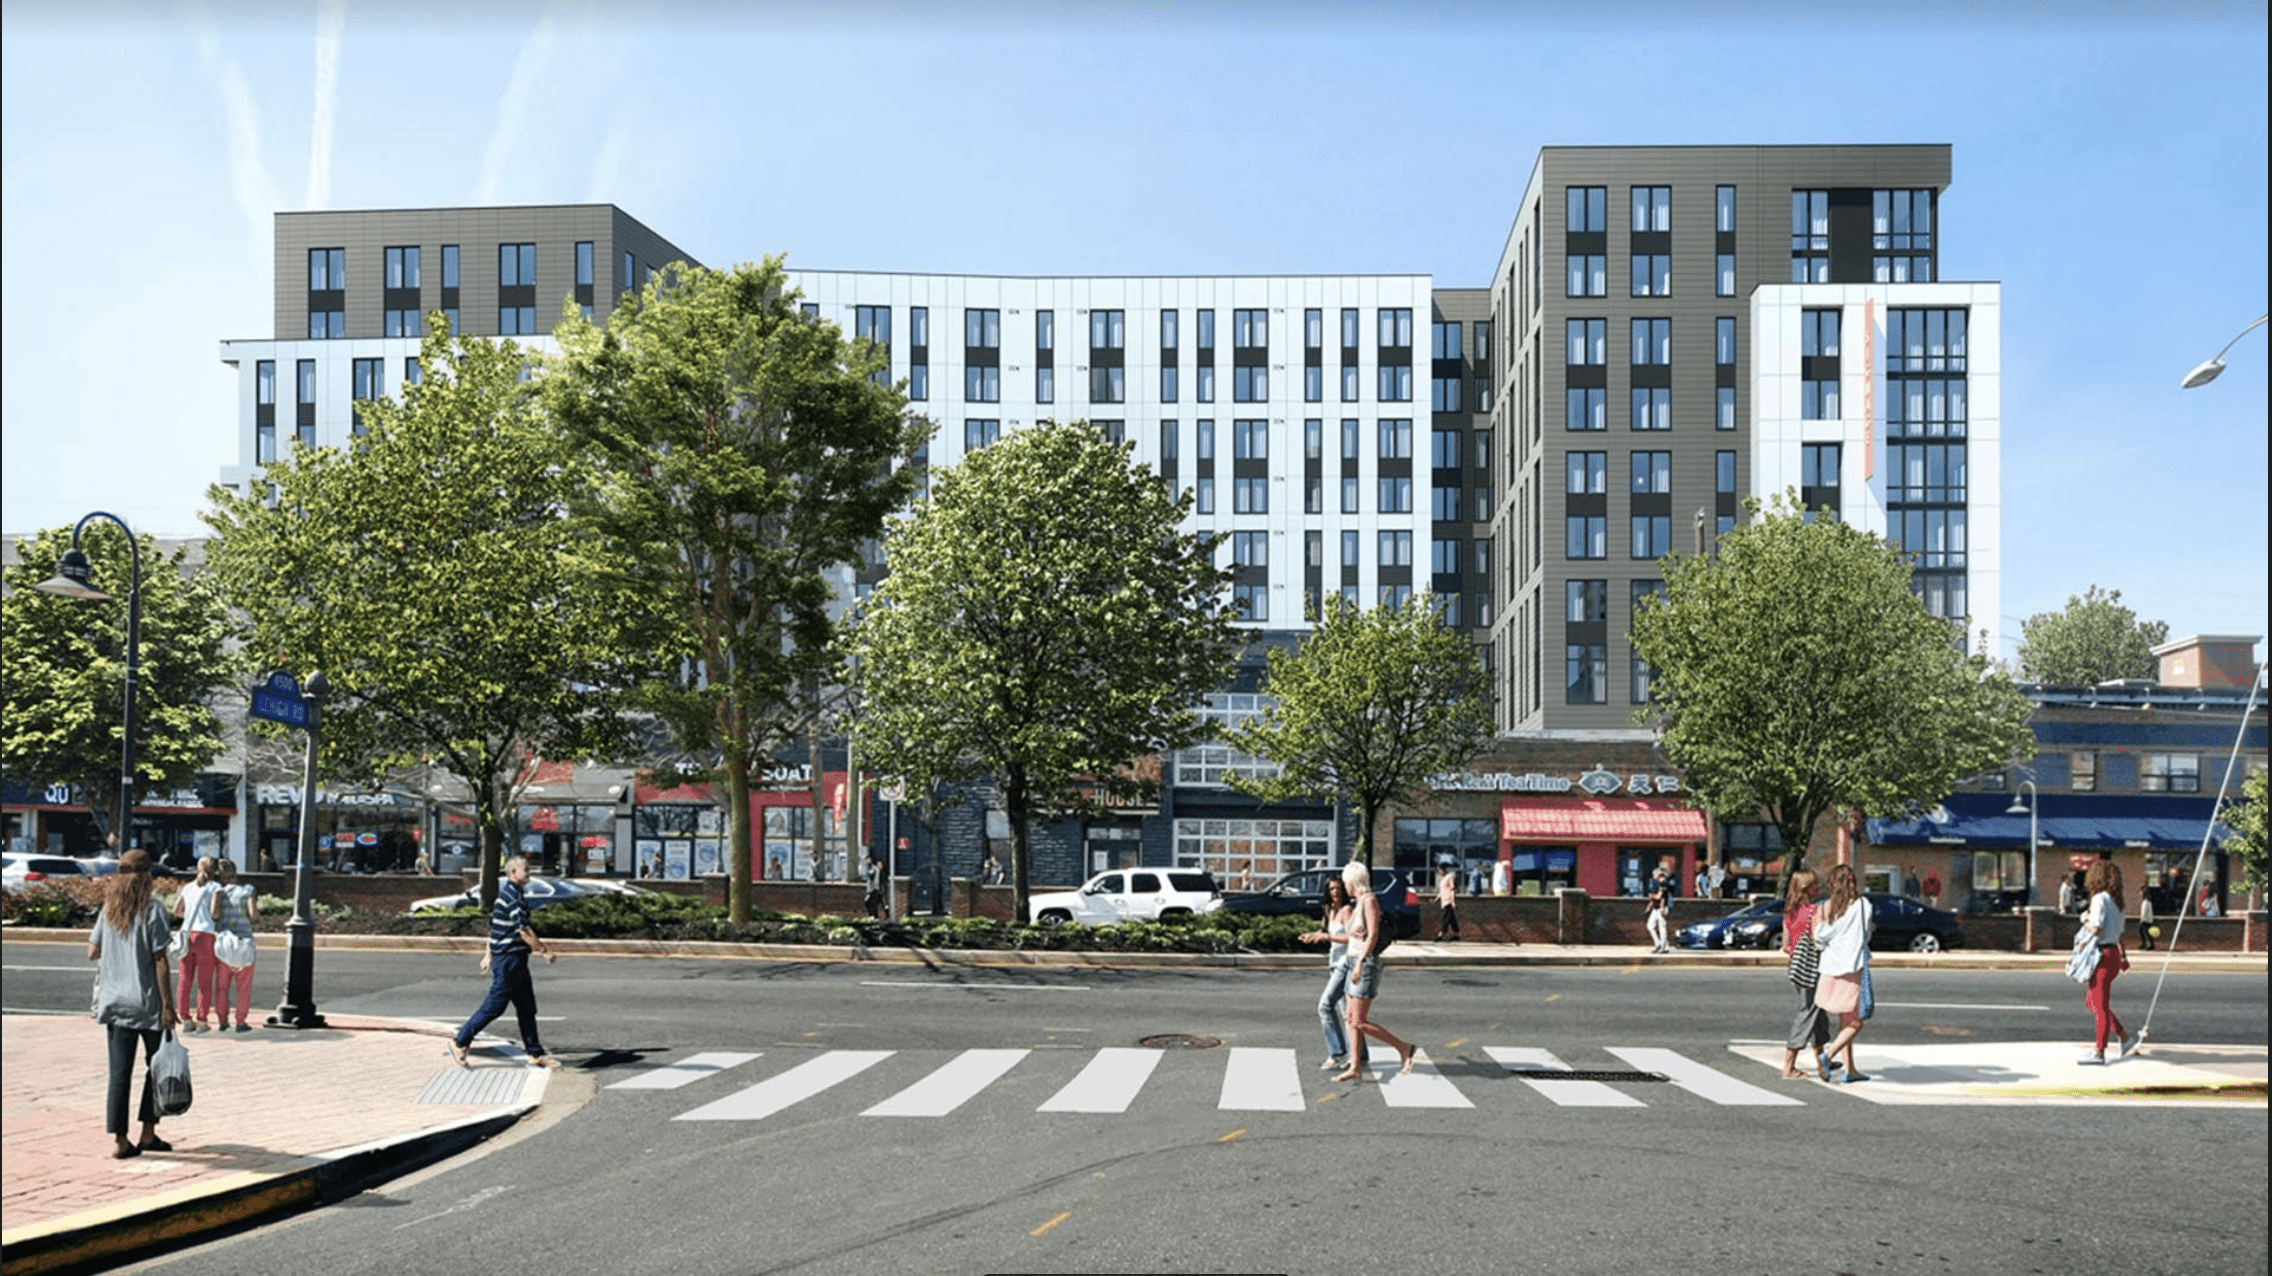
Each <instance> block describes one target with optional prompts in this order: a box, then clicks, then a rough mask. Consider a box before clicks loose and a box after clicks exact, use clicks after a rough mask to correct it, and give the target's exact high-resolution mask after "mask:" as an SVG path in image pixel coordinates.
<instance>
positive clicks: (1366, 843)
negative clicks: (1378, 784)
mask: <svg viewBox="0 0 2272 1276" xmlns="http://www.w3.org/2000/svg"><path fill="white" fill-rule="evenodd" d="M1379 813H1380V809H1379V807H1378V806H1377V805H1376V804H1375V803H1373V802H1372V801H1371V800H1369V799H1366V798H1362V797H1361V798H1358V799H1357V844H1356V845H1355V846H1353V847H1350V848H1349V858H1350V859H1351V860H1357V861H1362V862H1363V863H1364V865H1365V866H1366V867H1367V868H1370V867H1372V863H1373V817H1374V816H1376V815H1378V814H1379Z"/></svg>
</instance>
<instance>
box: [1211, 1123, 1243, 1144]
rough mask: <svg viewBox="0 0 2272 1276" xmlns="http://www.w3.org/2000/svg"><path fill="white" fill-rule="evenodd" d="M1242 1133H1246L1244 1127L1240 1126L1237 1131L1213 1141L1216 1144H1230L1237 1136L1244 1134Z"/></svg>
mask: <svg viewBox="0 0 2272 1276" xmlns="http://www.w3.org/2000/svg"><path fill="white" fill-rule="evenodd" d="M1244 1133H1246V1127H1245V1126H1243V1125H1242V1126H1240V1127H1239V1128H1238V1129H1236V1130H1233V1131H1231V1132H1230V1133H1229V1134H1226V1135H1224V1136H1223V1137H1222V1138H1219V1139H1217V1140H1215V1141H1216V1142H1217V1143H1228V1142H1230V1141H1231V1140H1232V1139H1235V1138H1237V1137H1238V1136H1240V1135H1242V1134H1244Z"/></svg>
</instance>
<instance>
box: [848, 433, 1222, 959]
mask: <svg viewBox="0 0 2272 1276" xmlns="http://www.w3.org/2000/svg"><path fill="white" fill-rule="evenodd" d="M1189 511H1190V496H1189V494H1188V493H1186V494H1184V495H1183V496H1181V497H1178V496H1176V495H1173V494H1171V493H1170V492H1169V491H1168V489H1167V488H1166V487H1165V486H1164V485H1163V484H1161V482H1160V480H1159V479H1158V477H1156V476H1155V475H1153V474H1151V473H1149V472H1148V471H1146V470H1145V469H1144V468H1143V467H1141V466H1138V465H1136V464H1134V463H1132V462H1131V461H1130V459H1129V449H1128V447H1127V445H1125V444H1115V443H1112V442H1110V441H1108V440H1106V439H1105V438H1104V436H1103V435H1102V434H1101V433H1099V432H1098V431H1097V430H1096V429H1095V428H1093V427H1091V426H1088V425H1086V424H1083V423H1079V422H1075V423H1073V424H1069V425H1061V424H1056V423H1053V422H1044V423H1042V424H1041V425H1038V426H1035V427H1033V428H1030V429H1026V430H1022V431H1020V432H1018V433H1016V434H1014V435H1011V436H1010V437H1008V438H1006V439H1004V440H1003V441H1001V442H1000V443H997V444H994V445H992V446H990V447H987V448H985V449H983V450H981V451H979V452H975V453H973V454H971V455H970V456H969V457H967V458H965V459H964V460H963V461H962V462H961V463H960V464H959V465H956V466H954V467H953V468H951V469H947V470H943V471H941V472H940V473H939V474H938V475H937V476H936V479H935V482H934V484H933V491H932V495H931V498H930V499H929V500H928V501H927V502H925V503H923V504H922V505H920V506H918V508H917V509H916V512H915V515H914V517H913V518H912V519H910V520H908V521H906V522H903V523H900V524H898V525H896V526H894V527H893V528H892V530H891V533H890V535H889V537H888V538H887V540H886V542H885V549H886V553H887V556H888V557H889V559H890V561H891V575H890V576H889V577H887V578H886V579H885V580H884V582H883V583H882V584H881V585H879V586H877V588H876V592H875V596H874V597H873V598H871V599H870V600H869V605H868V607H867V610H866V612H865V614H864V615H863V616H862V617H861V618H860V621H859V623H858V625H857V626H856V628H855V629H854V630H853V633H852V638H853V656H854V661H855V664H854V668H853V670H852V671H851V676H852V678H853V680H854V683H855V685H856V686H857V687H858V688H859V690H860V691H861V693H862V695H863V700H864V703H863V705H862V724H861V726H860V728H859V735H860V741H861V753H862V755H863V756H865V757H868V758H870V759H873V760H874V761H875V763H876V764H877V766H879V767H880V768H881V769H883V770H886V771H889V772H893V773H896V774H897V775H899V776H900V777H901V778H902V779H903V781H904V782H905V783H906V784H907V786H908V788H909V789H910V790H912V791H914V792H919V793H920V792H929V791H931V788H932V786H933V785H935V784H938V783H941V782H943V781H960V780H970V779H975V778H977V777H978V776H980V775H987V776H991V777H992V778H993V781H994V783H995V784H996V785H997V786H999V788H1000V790H1001V797H1002V805H1003V809H1004V810H1005V811H1006V812H1007V813H1008V815H1009V820H1010V839H1011V841H1010V848H1011V849H1010V868H1011V874H1012V878H1011V880H1012V883H1013V885H1014V886H1015V888H1016V909H1017V913H1016V915H1017V916H1019V917H1023V916H1025V914H1026V904H1027V899H1028V890H1027V882H1028V870H1029V862H1028V855H1027V822H1028V820H1029V819H1030V818H1031V817H1033V816H1034V815H1037V814H1045V813H1064V812H1070V811H1076V810H1082V809H1085V808H1086V807H1087V806H1088V805H1089V803H1090V801H1091V798H1092V794H1096V793H1118V792H1130V791H1141V790H1142V789H1143V788H1144V787H1145V784H1144V782H1143V781H1141V780H1139V779H1138V778H1137V777H1136V776H1135V775H1134V774H1133V768H1132V764H1134V763H1135V762H1136V761H1137V759H1139V758H1141V757H1144V756H1146V755H1150V754H1157V753H1161V752H1164V751H1166V750H1169V749H1174V748H1179V747H1181V746H1183V745H1185V744H1188V743H1190V742H1192V741H1193V740H1194V739H1195V738H1196V736H1197V734H1198V719H1197V715H1196V714H1195V713H1194V712H1193V708H1194V706H1196V705H1197V704H1198V703H1199V702H1200V700H1201V698H1202V697H1204V696H1205V695H1206V694H1207V693H1208V692H1209V691H1211V690H1213V689H1215V688H1216V687H1217V686H1218V685H1220V684H1221V682H1222V681H1223V679H1224V678H1225V677H1226V676H1227V675H1228V674H1229V672H1230V668H1231V659H1232V656H1233V654H1234V653H1235V651H1236V643H1235V640H1234V636H1233V633H1232V629H1231V623H1230V614H1229V611H1228V610H1227V608H1226V606H1225V601H1226V600H1225V598H1224V591H1225V587H1226V585H1227V583H1228V577H1227V576H1226V574H1225V573H1224V572H1223V570H1222V569H1220V568H1218V567H1217V566H1216V565H1215V548H1216V545H1217V543H1218V542H1219V540H1220V539H1221V538H1220V537H1219V536H1217V535H1215V534H1213V533H1208V532H1187V531H1184V530H1182V529H1181V524H1182V522H1183V520H1184V518H1185V516H1186V515H1187V514H1188V513H1189Z"/></svg>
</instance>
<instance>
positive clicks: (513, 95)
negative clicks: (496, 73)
mask: <svg viewBox="0 0 2272 1276" xmlns="http://www.w3.org/2000/svg"><path fill="white" fill-rule="evenodd" d="M552 44H553V36H552V15H551V14H550V13H547V14H545V15H544V16H543V17H542V18H540V19H538V20H537V24H536V30H534V31H531V32H530V33H529V38H528V41H527V42H526V43H524V44H523V45H521V51H520V53H519V55H518V56H516V57H515V58H514V59H513V73H512V75H511V76H510V77H508V78H507V79H506V81H505V92H504V94H503V96H502V97H500V98H499V99H498V102H497V123H496V124H495V126H494V127H492V128H491V129H490V131H489V149H488V150H487V152H486V153H484V154H483V156H482V160H481V189H480V193H479V195H477V196H476V197H475V199H474V203H476V204H495V203H497V202H498V201H499V200H500V199H502V198H503V196H504V191H505V184H506V180H507V179H506V172H505V166H506V164H507V162H508V161H510V160H512V159H513V158H515V157H516V155H517V153H518V152H519V150H520V148H521V145H522V140H523V139H522V134H523V132H524V130H523V128H522V126H521V120H522V117H523V116H524V115H526V114H527V113H528V107H529V101H530V99H532V98H533V97H535V96H536V89H537V84H538V82H539V81H540V80H541V79H542V77H543V75H544V66H545V63H546V61H547V60H549V59H550V58H551V56H552Z"/></svg>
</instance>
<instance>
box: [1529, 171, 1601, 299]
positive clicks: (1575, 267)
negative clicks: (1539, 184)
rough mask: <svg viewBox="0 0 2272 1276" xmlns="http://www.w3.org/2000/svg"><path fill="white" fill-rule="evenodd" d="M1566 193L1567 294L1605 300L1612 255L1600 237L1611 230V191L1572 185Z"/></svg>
mask: <svg viewBox="0 0 2272 1276" xmlns="http://www.w3.org/2000/svg"><path fill="white" fill-rule="evenodd" d="M1563 194H1564V219H1563V229H1564V232H1565V239H1566V240H1567V243H1566V245H1565V253H1566V256H1567V258H1568V263H1569V274H1568V281H1567V283H1566V284H1565V286H1564V293H1565V295H1567V296H1572V297H1606V296H1608V295H1609V255H1608V252H1607V246H1606V245H1605V244H1604V242H1603V241H1602V240H1601V239H1600V238H1599V236H1600V235H1602V233H1603V232H1604V231H1606V230H1607V229H1608V219H1609V188H1608V187H1606V186H1572V187H1569V188H1568V189H1567V190H1565V191H1564V192H1563ZM1541 242H1542V243H1543V241H1541Z"/></svg>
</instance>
